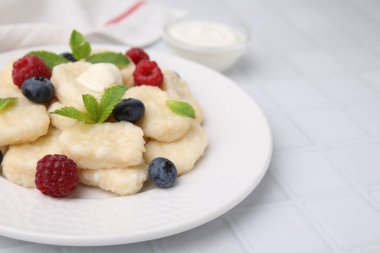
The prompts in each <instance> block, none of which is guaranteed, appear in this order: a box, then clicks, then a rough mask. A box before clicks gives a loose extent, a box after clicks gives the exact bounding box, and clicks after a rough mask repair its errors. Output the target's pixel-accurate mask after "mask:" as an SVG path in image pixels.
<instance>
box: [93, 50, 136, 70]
mask: <svg viewBox="0 0 380 253" xmlns="http://www.w3.org/2000/svg"><path fill="white" fill-rule="evenodd" d="M86 61H87V62H90V63H100V62H104V63H112V64H115V65H116V66H118V67H119V68H122V67H125V66H127V65H128V64H129V59H128V58H127V57H126V56H125V55H123V54H122V53H116V52H101V53H97V54H93V55H90V56H89V57H87V58H86Z"/></svg>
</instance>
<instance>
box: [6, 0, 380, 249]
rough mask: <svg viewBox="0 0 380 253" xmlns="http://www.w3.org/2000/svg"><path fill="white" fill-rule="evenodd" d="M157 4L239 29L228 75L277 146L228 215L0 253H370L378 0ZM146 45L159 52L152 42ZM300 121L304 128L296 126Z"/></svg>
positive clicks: (379, 81)
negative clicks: (162, 230) (239, 55)
mask: <svg viewBox="0 0 380 253" xmlns="http://www.w3.org/2000/svg"><path fill="white" fill-rule="evenodd" d="M159 2H161V3H164V4H166V5H169V6H171V5H172V6H174V7H180V8H185V9H188V10H190V11H192V12H195V13H199V14H201V15H204V16H208V17H210V18H212V17H214V18H219V17H226V18H227V17H232V18H237V19H240V20H242V21H243V22H245V23H246V24H247V25H249V27H250V29H251V33H252V40H253V41H252V43H251V45H250V50H249V53H248V54H247V55H246V56H245V57H244V58H243V59H242V61H241V62H240V63H239V64H238V65H237V66H236V67H234V68H233V69H232V70H231V71H229V72H228V73H226V75H227V76H229V77H231V78H232V79H233V80H234V81H236V82H237V83H239V85H240V86H241V87H242V88H243V89H245V90H246V91H247V92H248V93H250V94H251V95H252V97H254V98H255V100H256V102H257V103H258V104H259V105H260V106H261V107H262V108H263V110H264V112H265V113H266V115H267V116H268V119H269V121H270V124H271V127H272V130H273V134H274V148H275V156H274V158H273V166H271V168H270V171H269V173H267V174H266V176H265V177H264V179H263V181H262V182H261V183H260V185H259V186H258V188H257V189H256V190H255V191H254V192H253V193H252V194H251V195H250V196H249V197H248V198H247V199H246V200H245V201H243V202H242V203H241V204H240V205H239V206H238V207H236V208H234V209H233V210H231V211H230V212H229V213H227V214H226V215H224V216H222V217H221V218H219V219H216V220H215V221H212V222H210V223H208V224H206V225H203V226H201V227H199V228H197V229H193V230H191V231H188V232H185V233H182V234H179V235H175V236H171V237H168V238H164V239H160V240H154V241H149V242H143V243H137V244H131V245H122V246H112V247H101V248H93V247H89V248H88V247H86V248H76V247H56V246H44V245H38V244H29V243H25V242H21V241H15V240H11V239H7V238H0V248H2V250H1V251H0V252H1V253H3V252H4V253H20V252H42V253H44V252H49V253H50V252H54V253H55V252H57V253H72V252H86V253H87V252H88V253H100V252H110V253H116V252H136V253H140V252H141V253H142V252H144V253H145V252H157V253H171V252H173V253H177V252H184V253H190V252H191V253H193V252H236V253H246V252H253V253H257V252H259V253H283V252H292V253H293V252H301V253H305V252H307V253H310V252H313V253H329V252H334V253H346V252H349V253H378V252H380V238H379V234H380V232H379V226H380V224H379V222H380V172H379V164H380V161H379V157H380V145H379V137H380V122H379V119H380V117H379V115H380V109H379V108H380V102H379V100H380V63H379V61H380V46H379V45H380V32H379V31H380V16H379V13H380V5H379V1H377V0H281V1H279V0H265V1H264V0H250V1H247V0H224V1H191V0H187V1H172V0H160V1H159ZM153 48H155V49H159V50H161V51H168V49H167V48H166V46H165V45H164V44H162V43H160V44H157V45H156V46H154V47H153ZM335 51H339V53H337V52H336V53H334V52H335ZM350 51H351V53H350ZM347 59H348V60H347ZM327 65H328V66H327ZM311 74H312V75H311ZM268 83H269V85H267V84H268ZM299 83H301V84H302V83H304V84H305V85H304V87H303V88H302V90H299V87H300V85H299ZM281 85H283V86H284V87H288V89H285V88H279V89H281V90H282V91H284V92H286V93H283V96H282V97H281V98H279V97H280V96H279V95H278V91H279V90H278V89H276V88H274V86H276V87H280V86H281ZM295 87H297V89H296V90H292V89H294V88H295ZM306 94H308V96H310V99H305V96H306ZM310 94H311V95H310ZM277 99H279V100H277ZM310 114H312V116H311V115H310ZM334 115H335V116H336V115H338V116H337V117H336V118H335V116H334ZM310 118H311V119H313V120H314V121H313V122H315V123H314V125H313V126H312V129H314V131H311V130H312V129H310V128H309V127H308V125H305V124H299V122H305V121H306V120H307V119H310ZM318 118H319V119H326V118H327V119H330V120H335V121H337V122H338V123H339V122H343V123H344V124H343V128H344V129H343V128H342V127H341V126H340V125H339V126H338V125H335V124H331V123H329V124H330V128H328V129H327V130H325V128H324V126H325V125H326V124H328V123H326V122H324V121H319V120H317V119H318ZM296 119H297V121H296ZM340 131H342V133H341V134H339V135H338V136H336V132H340ZM358 132H359V134H358ZM347 136H348V137H350V136H351V137H352V136H354V137H355V136H356V137H357V138H354V139H352V138H343V137H347ZM297 171H302V172H300V173H297ZM306 173H307V175H306V176H305V174H306ZM304 177H305V178H304Z"/></svg>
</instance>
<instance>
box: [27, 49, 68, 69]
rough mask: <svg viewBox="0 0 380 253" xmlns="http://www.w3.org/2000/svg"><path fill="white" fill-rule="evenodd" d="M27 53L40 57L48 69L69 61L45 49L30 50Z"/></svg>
mask: <svg viewBox="0 0 380 253" xmlns="http://www.w3.org/2000/svg"><path fill="white" fill-rule="evenodd" d="M28 55H35V56H38V57H40V58H41V59H42V60H43V61H44V63H45V64H46V65H47V66H48V67H49V68H50V69H52V68H54V67H55V66H57V65H59V64H62V63H67V62H69V61H68V60H67V59H66V58H65V57H63V56H61V55H58V54H56V53H53V52H49V51H45V50H38V51H32V52H30V53H29V54H28Z"/></svg>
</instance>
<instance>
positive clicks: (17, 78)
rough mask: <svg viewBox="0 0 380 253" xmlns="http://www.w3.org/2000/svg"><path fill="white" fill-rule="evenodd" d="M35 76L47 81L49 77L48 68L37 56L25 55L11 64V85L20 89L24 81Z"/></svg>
mask: <svg viewBox="0 0 380 253" xmlns="http://www.w3.org/2000/svg"><path fill="white" fill-rule="evenodd" d="M36 76H42V77H45V78H47V79H50V77H51V71H50V69H49V67H48V66H46V64H45V63H44V62H43V60H41V58H39V57H38V56H35V55H26V56H24V57H22V58H20V59H18V60H17V61H16V62H15V63H13V70H12V78H13V83H14V84H16V85H17V86H18V87H19V88H21V87H22V84H23V83H24V81H25V80H26V79H28V78H31V77H36Z"/></svg>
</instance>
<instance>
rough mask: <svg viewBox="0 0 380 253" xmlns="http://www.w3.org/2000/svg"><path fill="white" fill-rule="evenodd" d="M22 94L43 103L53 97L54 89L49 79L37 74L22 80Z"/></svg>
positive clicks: (33, 100)
mask: <svg viewBox="0 0 380 253" xmlns="http://www.w3.org/2000/svg"><path fill="white" fill-rule="evenodd" d="M22 94H24V96H25V97H26V98H28V99H29V100H30V101H32V102H34V103H38V104H43V103H47V102H49V101H50V100H52V99H53V97H54V94H55V89H54V86H53V84H52V83H51V82H50V80H49V79H47V78H45V77H41V76H37V77H31V78H29V79H26V80H25V81H24V83H23V84H22Z"/></svg>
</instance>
